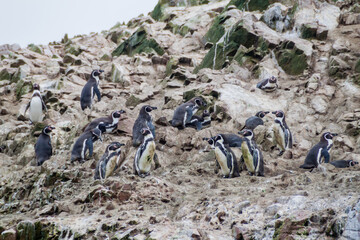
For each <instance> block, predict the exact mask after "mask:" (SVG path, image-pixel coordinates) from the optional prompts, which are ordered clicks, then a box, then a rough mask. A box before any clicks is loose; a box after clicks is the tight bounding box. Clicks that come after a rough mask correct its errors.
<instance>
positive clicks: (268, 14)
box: [261, 3, 291, 32]
mask: <svg viewBox="0 0 360 240" xmlns="http://www.w3.org/2000/svg"><path fill="white" fill-rule="evenodd" d="M261 20H262V21H264V22H265V23H266V25H268V26H269V27H270V28H272V29H274V30H276V31H277V32H284V31H286V30H289V29H290V28H291V18H290V16H289V15H288V8H287V7H286V6H284V5H282V4H281V3H274V4H273V5H271V6H269V8H268V9H267V10H266V11H265V12H264V15H263V16H262V18H261Z"/></svg>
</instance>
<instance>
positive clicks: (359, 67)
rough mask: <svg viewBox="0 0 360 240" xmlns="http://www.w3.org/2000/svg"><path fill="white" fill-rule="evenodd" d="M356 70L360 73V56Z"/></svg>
mask: <svg viewBox="0 0 360 240" xmlns="http://www.w3.org/2000/svg"><path fill="white" fill-rule="evenodd" d="M354 70H355V72H357V73H360V58H359V59H358V60H357V61H356V63H355V67H354Z"/></svg>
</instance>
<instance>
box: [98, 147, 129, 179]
mask: <svg viewBox="0 0 360 240" xmlns="http://www.w3.org/2000/svg"><path fill="white" fill-rule="evenodd" d="M124 145H125V144H123V143H119V142H112V143H111V144H109V145H108V146H107V148H106V151H105V153H104V155H102V157H101V159H100V160H99V162H98V163H97V164H96V169H95V176H94V179H105V178H108V177H109V176H111V175H112V174H113V172H114V171H115V170H116V169H117V168H118V167H120V153H121V150H120V147H121V146H124Z"/></svg>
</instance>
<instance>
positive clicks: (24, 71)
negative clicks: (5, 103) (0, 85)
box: [11, 64, 31, 82]
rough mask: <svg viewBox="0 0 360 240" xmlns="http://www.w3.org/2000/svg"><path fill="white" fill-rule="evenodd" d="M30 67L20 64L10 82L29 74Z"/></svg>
mask: <svg viewBox="0 0 360 240" xmlns="http://www.w3.org/2000/svg"><path fill="white" fill-rule="evenodd" d="M30 72H31V68H30V66H29V65H27V64H26V65H22V66H20V67H19V68H18V70H17V71H16V73H15V74H14V76H13V77H12V79H11V81H12V82H18V81H19V80H23V79H25V78H26V77H27V76H29V75H30Z"/></svg>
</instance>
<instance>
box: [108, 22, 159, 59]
mask: <svg viewBox="0 0 360 240" xmlns="http://www.w3.org/2000/svg"><path fill="white" fill-rule="evenodd" d="M142 52H145V53H148V54H149V53H155V54H159V55H163V54H164V50H163V49H162V48H161V47H160V45H159V44H158V43H157V42H156V40H155V39H153V38H150V36H149V34H148V33H147V31H146V30H145V28H143V27H141V28H139V29H138V30H137V31H136V32H135V33H133V35H131V37H129V38H128V39H126V40H125V41H124V42H122V43H121V44H120V45H119V46H118V47H117V48H116V49H115V50H114V51H113V52H112V56H120V55H122V54H126V55H129V56H131V57H132V56H134V55H135V54H138V53H142Z"/></svg>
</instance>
